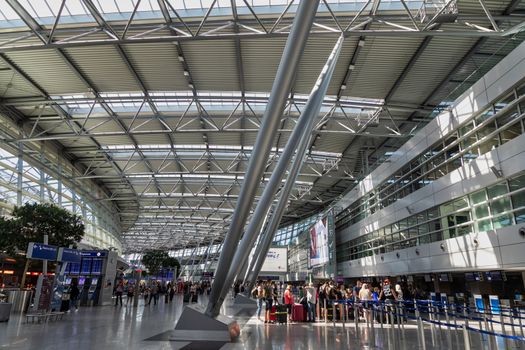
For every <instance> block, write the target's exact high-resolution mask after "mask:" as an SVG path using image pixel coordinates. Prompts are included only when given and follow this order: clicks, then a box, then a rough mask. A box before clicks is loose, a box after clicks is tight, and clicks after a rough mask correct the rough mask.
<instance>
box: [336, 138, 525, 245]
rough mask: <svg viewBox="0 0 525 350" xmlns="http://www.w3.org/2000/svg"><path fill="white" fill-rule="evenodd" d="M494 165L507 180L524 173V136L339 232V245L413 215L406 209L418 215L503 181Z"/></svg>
mask: <svg viewBox="0 0 525 350" xmlns="http://www.w3.org/2000/svg"><path fill="white" fill-rule="evenodd" d="M491 166H495V167H496V168H498V169H501V170H502V172H503V175H504V176H505V177H511V176H513V175H515V174H517V173H519V172H521V171H523V170H525V134H522V135H520V136H518V137H516V138H515V139H513V140H511V141H509V142H507V143H505V144H503V145H502V146H500V147H498V148H497V149H495V150H492V151H490V152H488V153H486V154H484V155H483V156H481V157H479V158H477V159H475V160H472V161H471V162H469V163H468V164H467V165H466V166H463V167H461V168H459V169H456V170H454V171H452V172H450V173H449V174H447V175H445V176H443V177H441V178H439V179H438V180H436V181H434V182H433V183H431V184H429V185H427V186H425V187H423V188H421V189H419V190H417V191H416V192H413V193H411V194H409V195H408V196H406V197H404V198H402V199H400V200H398V201H397V202H395V203H393V204H391V205H389V206H388V207H386V208H384V209H382V210H380V211H378V212H375V213H374V214H372V215H370V216H368V217H366V218H365V219H363V220H361V221H359V222H357V223H355V224H353V225H351V226H349V227H346V228H345V229H343V230H340V231H338V232H337V243H338V244H340V243H342V242H346V241H348V240H351V239H354V238H357V237H359V236H361V235H364V234H367V233H370V232H373V231H374V230H377V229H379V228H381V227H384V226H386V225H390V224H392V223H394V222H397V221H399V220H402V219H404V218H407V217H409V216H412V215H413V214H410V213H409V210H408V209H407V207H409V208H411V211H412V213H414V214H415V213H417V212H421V211H423V210H427V209H430V208H432V207H434V206H436V205H440V204H443V203H445V202H448V201H450V200H453V199H455V198H458V197H461V196H464V195H466V194H468V193H471V192H474V191H476V190H478V189H481V188H485V187H487V186H490V185H491V184H494V183H496V182H499V181H501V180H502V179H499V178H497V177H496V175H494V173H493V172H492V170H491V169H490V167H491Z"/></svg>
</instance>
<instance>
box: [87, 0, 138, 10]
mask: <svg viewBox="0 0 525 350" xmlns="http://www.w3.org/2000/svg"><path fill="white" fill-rule="evenodd" d="M96 5H97V8H98V9H99V10H100V11H101V12H102V13H118V12H127V10H126V9H128V8H129V7H132V6H133V5H132V4H131V0H124V1H122V0H119V1H115V0H97V1H96Z"/></svg>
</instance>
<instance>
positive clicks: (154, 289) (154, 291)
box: [148, 282, 159, 305]
mask: <svg viewBox="0 0 525 350" xmlns="http://www.w3.org/2000/svg"><path fill="white" fill-rule="evenodd" d="M158 294H159V287H158V285H157V283H156V282H155V283H153V286H152V287H151V290H150V292H149V301H148V305H149V304H151V299H153V305H157V295H158Z"/></svg>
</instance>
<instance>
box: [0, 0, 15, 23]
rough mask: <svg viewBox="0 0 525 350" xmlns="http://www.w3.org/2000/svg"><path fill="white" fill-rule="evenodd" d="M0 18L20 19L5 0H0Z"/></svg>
mask: <svg viewBox="0 0 525 350" xmlns="http://www.w3.org/2000/svg"><path fill="white" fill-rule="evenodd" d="M0 16H1V17H0V18H2V19H5V20H14V19H20V17H18V15H17V14H16V12H15V11H13V9H12V8H11V6H9V5H8V4H7V2H6V1H5V0H0Z"/></svg>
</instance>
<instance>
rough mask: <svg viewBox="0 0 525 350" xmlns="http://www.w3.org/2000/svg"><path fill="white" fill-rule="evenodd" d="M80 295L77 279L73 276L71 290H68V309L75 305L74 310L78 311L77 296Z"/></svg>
mask: <svg viewBox="0 0 525 350" xmlns="http://www.w3.org/2000/svg"><path fill="white" fill-rule="evenodd" d="M79 295H80V289H78V281H77V279H76V278H75V279H74V280H73V282H72V283H71V290H70V292H69V309H71V308H72V306H74V307H75V311H78V305H77V303H78V296H79Z"/></svg>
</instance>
